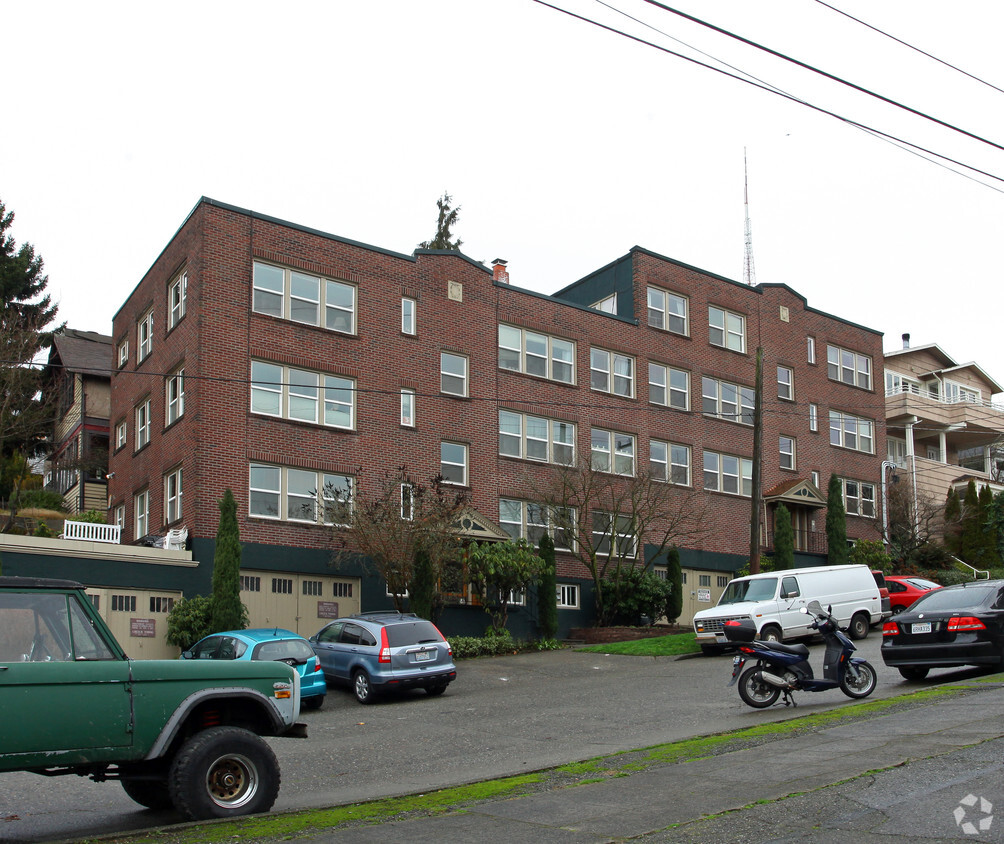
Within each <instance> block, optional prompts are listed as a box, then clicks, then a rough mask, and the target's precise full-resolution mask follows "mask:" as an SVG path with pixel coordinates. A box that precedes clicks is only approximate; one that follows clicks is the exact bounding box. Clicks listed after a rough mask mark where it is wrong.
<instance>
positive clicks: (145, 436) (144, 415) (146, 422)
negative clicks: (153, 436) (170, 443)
mask: <svg viewBox="0 0 1004 844" xmlns="http://www.w3.org/2000/svg"><path fill="white" fill-rule="evenodd" d="M149 442H150V399H147V400H146V401H144V402H143V403H142V404H139V405H137V406H136V451H139V450H140V449H141V448H143V446H145V445H146V444H147V443H149Z"/></svg>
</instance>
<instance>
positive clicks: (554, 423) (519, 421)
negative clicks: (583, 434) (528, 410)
mask: <svg viewBox="0 0 1004 844" xmlns="http://www.w3.org/2000/svg"><path fill="white" fill-rule="evenodd" d="M499 454H501V455H504V456H506V457H519V458H523V459H525V460H540V461H541V462H544V463H557V464H558V465H561V466H571V465H573V464H574V463H575V425H574V424H572V423H571V422H562V421H561V420H559V419H546V418H544V417H542V416H530V415H529V414H525V413H516V412H515V411H512V410H500V411H499Z"/></svg>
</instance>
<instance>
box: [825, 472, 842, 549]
mask: <svg viewBox="0 0 1004 844" xmlns="http://www.w3.org/2000/svg"><path fill="white" fill-rule="evenodd" d="M826 562H827V563H829V564H830V565H831V566H842V565H844V564H846V562H847V513H846V511H845V510H844V496H843V484H841V483H840V478H839V477H838V476H837V475H830V486H829V488H828V490H827V494H826Z"/></svg>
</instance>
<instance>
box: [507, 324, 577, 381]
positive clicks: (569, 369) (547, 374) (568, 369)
mask: <svg viewBox="0 0 1004 844" xmlns="http://www.w3.org/2000/svg"><path fill="white" fill-rule="evenodd" d="M499 368H500V369H511V370H512V371H513V372H523V373H525V374H527V375H536V376H537V377H539V378H548V379H550V380H551V381H560V382H561V383H563V384H574V383H575V344H574V343H572V342H571V341H570V340H562V339H560V338H558V337H551V336H549V335H547V334H540V333H538V332H536V331H527V330H525V329H522V328H516V327H515V326H512V325H503V324H499Z"/></svg>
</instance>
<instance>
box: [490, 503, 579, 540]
mask: <svg viewBox="0 0 1004 844" xmlns="http://www.w3.org/2000/svg"><path fill="white" fill-rule="evenodd" d="M575 519H576V516H575V509H574V508H572V507H549V506H546V505H543V504H536V503H533V502H530V501H520V500H519V499H512V498H501V499H499V527H501V528H502V530H504V531H505V532H506V533H508V534H509V536H511V537H512V538H513V539H525V540H527V541H528V542H531V543H533V545H534V546H539V545H540V540H541V538H542V537H543V536H544V534H545V533H546V534H549V535H550V537H551V539H552V540H554V547H555V549H557V550H559V551H571V550H573V547H574V542H575V537H574V525H575V524H576V521H575Z"/></svg>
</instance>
